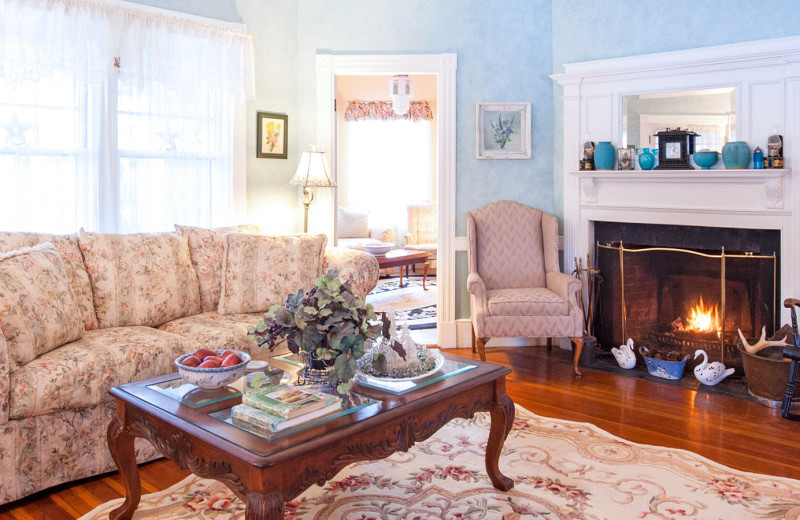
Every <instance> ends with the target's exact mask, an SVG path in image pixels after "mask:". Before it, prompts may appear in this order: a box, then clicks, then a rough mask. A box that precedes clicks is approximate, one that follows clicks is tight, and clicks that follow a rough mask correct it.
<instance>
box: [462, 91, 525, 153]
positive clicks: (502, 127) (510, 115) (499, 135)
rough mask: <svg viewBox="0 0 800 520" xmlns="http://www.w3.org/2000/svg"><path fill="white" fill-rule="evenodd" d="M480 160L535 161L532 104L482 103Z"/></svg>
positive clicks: (479, 113) (478, 131)
mask: <svg viewBox="0 0 800 520" xmlns="http://www.w3.org/2000/svg"><path fill="white" fill-rule="evenodd" d="M476 118H477V128H476V138H475V141H476V144H477V151H476V157H477V158H478V159H530V158H531V104H530V103H478V105H477V107H476Z"/></svg>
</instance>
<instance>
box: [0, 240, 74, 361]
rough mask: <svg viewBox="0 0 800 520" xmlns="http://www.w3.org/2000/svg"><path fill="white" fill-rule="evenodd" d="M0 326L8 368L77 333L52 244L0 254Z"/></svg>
mask: <svg viewBox="0 0 800 520" xmlns="http://www.w3.org/2000/svg"><path fill="white" fill-rule="evenodd" d="M0 329H2V331H3V336H4V337H5V340H6V344H7V348H8V355H9V358H10V359H9V361H10V363H11V370H12V371H13V370H14V369H15V368H16V367H19V366H21V365H24V364H25V363H27V362H29V361H31V360H32V359H33V358H35V357H36V356H39V355H41V354H44V353H45V352H49V351H51V350H53V349H54V348H56V347H58V346H60V345H63V344H64V343H67V342H69V341H74V340H76V339H78V338H80V337H81V335H83V332H84V324H83V317H82V316H81V313H80V309H79V308H78V303H77V302H76V301H75V294H74V293H73V292H72V286H71V285H70V283H69V279H68V278H67V271H66V268H65V267H64V261H63V260H62V259H61V255H60V254H58V251H56V249H55V247H54V246H53V244H51V243H49V242H45V243H44V244H39V245H38V246H33V247H28V248H24V249H19V250H17V251H11V252H9V253H4V254H3V255H0Z"/></svg>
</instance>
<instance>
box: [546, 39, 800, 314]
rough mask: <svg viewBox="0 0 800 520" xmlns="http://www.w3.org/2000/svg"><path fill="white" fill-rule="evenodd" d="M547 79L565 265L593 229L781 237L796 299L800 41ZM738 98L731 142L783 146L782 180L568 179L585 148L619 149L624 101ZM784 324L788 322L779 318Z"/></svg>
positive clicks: (590, 67) (586, 246)
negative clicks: (727, 92) (722, 93)
mask: <svg viewBox="0 0 800 520" xmlns="http://www.w3.org/2000/svg"><path fill="white" fill-rule="evenodd" d="M564 70H565V72H564V73H563V74H556V75H553V76H552V78H553V79H554V80H555V81H557V82H558V84H559V85H560V86H561V87H562V88H563V103H564V104H563V107H564V120H563V121H564V124H563V131H564V134H563V136H564V138H563V147H562V149H563V169H562V170H561V172H562V173H561V175H560V177H561V180H562V181H563V197H564V213H563V218H564V263H565V270H566V271H567V272H570V271H571V270H572V269H574V267H575V265H574V263H575V262H574V259H575V258H585V257H586V255H587V254H590V253H592V252H593V251H594V222H597V221H608V222H640V223H647V224H672V225H685V226H707V227H721V228H722V227H727V228H746V229H772V230H778V231H780V237H781V246H780V257H781V262H780V265H781V268H780V269H781V270H780V298H782V299H783V298H788V297H798V295H800V248H799V247H798V246H800V244H799V243H798V234H799V233H800V193H798V190H796V189H795V188H794V187H793V185H794V184H795V182H794V175H793V174H792V171H791V168H793V160H794V158H796V157H800V37H796V36H794V37H787V38H776V39H772V40H762V41H758V42H744V43H738V44H731V45H720V46H715V47H703V48H697V49H687V50H682V51H675V52H666V53H660V54H651V55H646V56H630V57H625V58H614V59H610V60H598V61H593V62H584V63H571V64H566V65H565V66H564ZM730 87H735V89H736V114H735V124H736V127H735V139H736V140H741V141H745V142H747V143H749V144H750V146H751V148H753V147H755V146H757V145H758V146H761V147H762V148H763V147H764V146H765V144H766V138H767V136H768V135H769V132H770V128H771V127H772V126H773V125H778V127H779V128H780V131H781V133H782V135H783V137H784V142H785V143H786V146H785V147H784V156H785V157H784V163H785V165H786V167H787V169H783V170H772V169H766V170H727V169H724V168H722V164H718V165H717V167H716V168H715V169H711V170H676V171H670V170H652V171H641V170H633V171H573V170H575V169H576V168H578V164H579V161H580V159H581V158H582V154H583V141H584V140H585V137H584V136H586V135H588V136H589V138H590V139H591V140H592V141H610V142H612V143H613V144H615V145H617V146H619V145H620V144H621V143H623V129H622V113H623V110H622V105H623V98H624V96H626V95H632V94H638V95H641V94H659V93H669V92H681V91H688V90H702V89H715V88H730ZM782 312H783V314H782V320H781V321H782V322H783V323H786V322H787V320H788V318H789V316H788V312H787V311H786V310H785V309H783V311H782Z"/></svg>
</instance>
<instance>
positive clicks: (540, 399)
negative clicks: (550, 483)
mask: <svg viewBox="0 0 800 520" xmlns="http://www.w3.org/2000/svg"><path fill="white" fill-rule="evenodd" d="M448 352H453V353H455V354H459V355H462V356H467V357H476V358H477V354H476V355H473V354H472V352H470V351H469V350H463V349H462V350H452V351H448ZM487 360H488V361H490V362H493V363H500V364H504V365H508V366H510V367H511V368H512V369H513V372H512V374H511V375H510V376H509V378H508V380H507V386H508V394H509V395H510V396H511V397H512V399H513V400H514V402H515V403H516V404H517V405H518V406H522V407H524V408H527V409H528V410H530V411H532V412H534V413H537V414H539V415H544V416H548V417H558V418H562V419H568V420H572V421H583V422H591V423H593V424H595V425H597V426H599V427H600V428H603V429H605V430H606V431H609V432H611V433H613V434H615V435H618V436H620V437H622V438H624V439H627V440H631V441H634V442H639V443H646V444H656V445H661V446H671V447H675V448H682V449H686V450H690V451H693V452H695V453H699V454H701V455H704V456H706V457H708V458H710V459H712V460H715V461H717V462H721V463H723V464H727V465H729V466H732V467H734V468H737V469H741V470H745V471H753V472H757V473H768V474H773V475H780V476H785V477H792V478H800V423H794V422H791V421H787V420H784V419H781V418H780V416H779V412H778V410H772V409H770V408H766V407H764V406H760V405H758V404H755V403H749V402H745V401H740V400H738V399H734V398H730V397H723V396H715V395H707V394H698V393H697V392H694V391H689V390H683V389H680V388H675V387H672V386H668V385H663V384H658V383H651V382H648V381H642V380H637V379H633V378H627V377H622V376H616V375H613V374H608V373H605V372H598V371H593V370H590V369H585V370H584V371H583V372H584V376H583V378H582V379H573V377H572V372H571V370H572V369H571V366H572V365H571V363H570V353H569V352H566V351H560V350H558V349H554V351H553V352H552V353H550V354H548V353H547V352H546V349H544V348H541V347H525V348H490V349H487ZM687 377H691V376H690V375H687ZM186 475H188V472H186V471H182V470H180V469H178V468H177V466H176V465H175V464H174V463H173V462H172V461H164V460H161V461H155V462H151V463H149V464H146V465H144V466H143V467H142V468H141V478H142V488H143V491H144V492H152V491H156V490H160V489H164V488H166V487H169V486H170V485H172V484H174V483H176V482H178V481H179V480H181V479H182V478H183V477H184V476H186ZM122 496H124V490H123V488H122V485H121V483H120V480H119V477H118V476H117V475H116V474H110V475H106V476H102V477H95V478H92V479H86V480H83V481H81V482H78V483H72V484H70V485H64V486H59V487H57V488H54V489H51V490H47V491H44V492H41V493H38V494H36V495H34V496H32V497H28V498H25V499H22V500H20V501H17V502H14V503H11V504H7V505H5V506H0V520H10V519H18V520H23V519H24V520H39V519H47V520H62V519H74V518H78V517H80V516H81V515H83V514H85V513H87V512H89V511H90V510H91V509H93V508H94V507H95V506H97V505H99V504H102V503H104V502H106V501H108V500H111V499H113V498H117V497H122Z"/></svg>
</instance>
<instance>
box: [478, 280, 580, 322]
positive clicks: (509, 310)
mask: <svg viewBox="0 0 800 520" xmlns="http://www.w3.org/2000/svg"><path fill="white" fill-rule="evenodd" d="M488 300H489V314H491V315H493V316H568V315H569V303H567V300H565V299H564V298H562V297H560V296H559V295H557V294H556V293H554V292H553V291H551V290H549V289H545V288H544V287H531V288H515V289H494V290H490V291H488Z"/></svg>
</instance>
